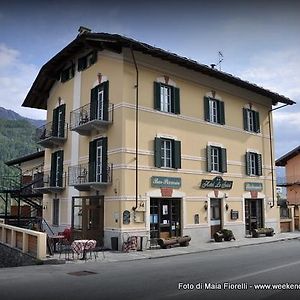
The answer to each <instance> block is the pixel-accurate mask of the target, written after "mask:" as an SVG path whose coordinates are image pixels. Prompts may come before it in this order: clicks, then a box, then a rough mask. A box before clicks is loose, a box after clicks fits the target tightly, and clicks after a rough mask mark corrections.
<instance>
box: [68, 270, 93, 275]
mask: <svg viewBox="0 0 300 300" xmlns="http://www.w3.org/2000/svg"><path fill="white" fill-rule="evenodd" d="M67 274H69V275H73V276H87V275H94V274H97V273H95V272H91V271H77V272H71V273H67Z"/></svg>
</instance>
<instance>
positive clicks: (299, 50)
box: [0, 0, 300, 158]
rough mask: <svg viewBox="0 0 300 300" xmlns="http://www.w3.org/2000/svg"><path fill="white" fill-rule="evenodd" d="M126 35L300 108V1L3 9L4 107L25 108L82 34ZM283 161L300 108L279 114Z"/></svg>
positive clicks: (116, 2) (90, 3)
mask: <svg viewBox="0 0 300 300" xmlns="http://www.w3.org/2000/svg"><path fill="white" fill-rule="evenodd" d="M81 25H82V26H85V27H88V28H90V29H92V31H93V32H108V33H118V34H122V35H125V36H128V37H131V38H134V39H137V40H140V41H143V42H146V43H148V44H151V45H154V46H157V47H160V48H163V49H165V50H169V51H172V52H175V53H177V54H178V55H182V56H185V57H188V58H191V59H194V60H196V61H198V62H200V63H202V64H206V65H210V64H212V63H215V64H216V63H218V60H219V58H218V52H219V51H221V52H222V54H223V61H222V63H221V68H222V71H224V72H227V73H230V74H232V75H234V76H237V77H240V78H242V79H244V80H247V81H250V82H252V83H255V84H257V85H259V86H262V87H264V88H266V89H270V90H272V91H274V92H277V93H279V94H282V95H284V96H287V97H289V98H291V99H292V100H294V101H296V102H298V103H300V72H299V70H300V55H299V54H300V33H299V32H300V1H294V0H283V1H276V0H273V1H265V0H260V1H259V0H252V1H237V0H235V1H234V0H227V1H219V0H215V1H212V0H210V1H206V0H203V1H202V0H198V1H196V0H195V1H191V0H184V1H183V0H173V1H169V0H165V1H163V0H160V1H157V0H152V1H147V2H145V1H141V0H140V1H130V0H127V1H121V0H110V1H102V0H98V1H95V0H85V1H77V0H72V1H66V0H60V1H43V0H39V1H34V0H32V1H30V0H26V1H22V0H21V1H16V0H9V1H6V2H5V3H2V4H1V5H0V26H1V34H0V106H2V107H4V108H7V109H12V110H14V111H16V112H18V113H19V114H21V115H23V116H26V117H30V118H35V119H44V118H45V116H46V114H45V111H43V110H36V109H29V108H23V107H21V104H22V102H23V100H24V99H25V96H26V94H27V93H28V91H29V89H30V87H31V85H32V83H33V81H34V79H35V78H36V75H37V73H38V71H39V70H40V68H41V67H42V66H43V65H44V64H45V63H46V62H47V61H48V60H49V59H50V58H51V57H53V56H54V55H55V54H56V53H57V52H58V51H60V50H61V49H62V48H64V47H65V46H66V45H67V44H68V43H70V42H71V41H72V40H73V39H74V38H76V36H77V34H78V31H77V30H78V28H79V26H81ZM274 131H275V154H276V155H275V156H276V158H278V157H279V156H281V155H283V154H285V153H286V152H288V151H290V150H291V149H293V148H295V147H296V146H298V145H299V139H300V105H299V104H296V105H293V106H290V107H285V108H283V109H279V110H277V111H276V112H274Z"/></svg>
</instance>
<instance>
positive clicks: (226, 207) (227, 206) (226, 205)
mask: <svg viewBox="0 0 300 300" xmlns="http://www.w3.org/2000/svg"><path fill="white" fill-rule="evenodd" d="M225 209H226V211H227V210H228V209H229V205H228V203H226V204H225Z"/></svg>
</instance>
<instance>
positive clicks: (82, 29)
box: [78, 26, 92, 35]
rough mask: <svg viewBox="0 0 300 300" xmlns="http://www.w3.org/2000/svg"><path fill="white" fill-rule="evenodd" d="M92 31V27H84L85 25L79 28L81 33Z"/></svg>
mask: <svg viewBox="0 0 300 300" xmlns="http://www.w3.org/2000/svg"><path fill="white" fill-rule="evenodd" d="M91 31H92V30H91V29H89V28H87V27H84V26H80V27H79V29H78V32H79V35H82V34H84V33H89V32H91Z"/></svg>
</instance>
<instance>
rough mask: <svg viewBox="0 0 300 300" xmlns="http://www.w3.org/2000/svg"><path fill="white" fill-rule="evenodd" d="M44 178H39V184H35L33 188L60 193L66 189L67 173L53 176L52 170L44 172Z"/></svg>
mask: <svg viewBox="0 0 300 300" xmlns="http://www.w3.org/2000/svg"><path fill="white" fill-rule="evenodd" d="M42 176H43V180H39V181H38V184H36V185H34V186H33V189H34V190H36V191H38V192H40V193H43V194H49V193H58V192H61V191H63V190H64V189H65V187H66V178H67V176H66V173H63V174H61V175H59V174H56V175H55V176H54V175H53V176H51V171H48V172H44V174H43V175H42Z"/></svg>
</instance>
